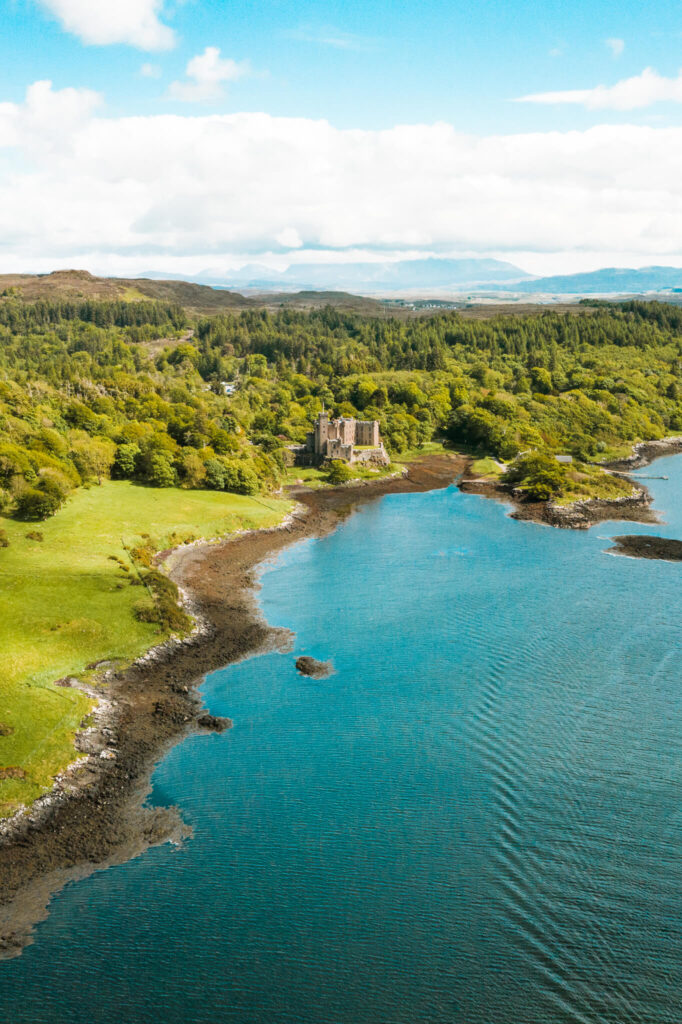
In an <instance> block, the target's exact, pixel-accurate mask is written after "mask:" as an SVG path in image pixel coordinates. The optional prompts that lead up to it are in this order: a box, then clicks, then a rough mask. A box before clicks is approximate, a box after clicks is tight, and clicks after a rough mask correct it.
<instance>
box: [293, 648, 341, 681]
mask: <svg viewBox="0 0 682 1024" xmlns="http://www.w3.org/2000/svg"><path fill="white" fill-rule="evenodd" d="M296 668H297V670H298V671H299V672H300V673H301V675H302V676H311V677H312V678H313V679H326V678H327V676H330V675H331V674H332V672H333V671H334V666H333V665H332V663H331V661H317V660H316V659H315V658H310V657H309V656H308V655H307V654H304V655H302V656H301V657H300V658H297V659H296Z"/></svg>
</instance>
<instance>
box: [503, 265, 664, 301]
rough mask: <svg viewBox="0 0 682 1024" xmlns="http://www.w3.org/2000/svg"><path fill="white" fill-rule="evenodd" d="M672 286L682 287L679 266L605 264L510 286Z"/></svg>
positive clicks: (542, 289)
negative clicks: (574, 272) (606, 265)
mask: <svg viewBox="0 0 682 1024" xmlns="http://www.w3.org/2000/svg"><path fill="white" fill-rule="evenodd" d="M673 289H682V269H680V268H679V267H642V268H641V269H640V270H627V269H624V268H622V267H607V268H606V269H604V270H594V271H592V272H591V273H588V274H561V275H557V276H554V277H536V278H533V279H532V280H530V281H528V280H526V281H520V282H519V283H518V284H515V285H513V288H512V290H513V291H515V292H524V293H528V292H533V293H536V294H537V293H545V294H550V295H551V294H554V295H595V294H607V295H608V294H623V293H628V292H635V293H641V292H661V291H672V290H673Z"/></svg>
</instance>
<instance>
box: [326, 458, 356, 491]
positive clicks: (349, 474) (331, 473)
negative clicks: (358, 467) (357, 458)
mask: <svg viewBox="0 0 682 1024" xmlns="http://www.w3.org/2000/svg"><path fill="white" fill-rule="evenodd" d="M352 479H353V471H352V469H351V468H350V466H349V465H348V463H347V462H342V461H341V459H332V460H331V462H330V463H329V469H328V471H327V480H328V481H329V483H330V484H334V485H337V484H345V483H346V482H347V481H348V480H352Z"/></svg>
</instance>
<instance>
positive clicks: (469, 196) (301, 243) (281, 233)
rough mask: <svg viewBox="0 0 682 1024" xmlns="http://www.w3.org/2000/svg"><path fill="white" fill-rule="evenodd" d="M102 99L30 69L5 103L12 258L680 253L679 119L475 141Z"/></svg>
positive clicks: (93, 261)
mask: <svg viewBox="0 0 682 1024" xmlns="http://www.w3.org/2000/svg"><path fill="white" fill-rule="evenodd" d="M98 102H99V97H98V96H97V95H96V94H94V93H91V92H88V91H84V90H76V89H64V90H61V91H55V90H54V89H53V88H51V86H50V84H49V83H48V82H38V83H35V84H34V85H32V86H31V87H30V89H29V90H28V92H27V95H26V99H25V101H24V102H23V103H21V104H15V103H0V158H1V159H0V261H1V262H2V263H3V264H4V266H5V267H6V268H8V269H9V267H8V263H9V264H12V263H13V264H14V265H19V264H22V265H24V266H25V265H26V264H27V262H29V261H31V260H35V259H38V258H40V259H42V260H43V261H48V260H50V261H52V262H53V263H54V264H59V263H61V264H62V265H63V264H64V262H68V263H69V264H71V265H74V264H76V265H78V264H80V265H81V266H83V265H85V266H95V265H101V264H102V263H103V262H105V261H106V260H109V261H112V260H119V261H121V263H124V262H126V261H127V264H128V265H130V264H131V263H133V262H134V263H135V265H136V266H138V267H139V268H140V269H150V268H154V267H159V266H161V267H162V268H165V267H166V266H168V265H169V264H170V263H171V262H173V261H175V264H176V265H179V264H180V261H187V263H186V264H184V265H189V262H190V261H191V260H196V262H197V265H198V269H200V267H201V266H202V265H203V266H216V265H218V264H219V263H220V261H221V260H222V259H224V258H225V259H226V258H227V256H228V255H231V256H232V257H234V256H235V254H237V255H238V256H239V257H240V258H241V259H249V258H250V257H251V256H253V255H258V254H261V253H264V252H268V251H271V252H277V251H280V252H281V251H282V249H283V248H287V247H291V248H294V247H295V248H296V250H297V252H298V253H300V254H301V258H303V255H304V254H305V252H306V250H313V249H325V250H328V251H329V250H336V251H342V250H346V249H351V248H352V249H356V250H358V251H365V252H388V251H390V252H391V253H398V252H400V251H403V250H405V251H406V250H410V251H411V252H413V253H414V252H419V251H422V252H448V253H452V252H454V251H460V252H465V251H466V252H469V253H473V252H477V253H481V254H483V253H490V252H495V253H497V254H501V253H504V252H528V253H545V252H546V253H556V252H574V253H582V254H585V258H586V259H588V257H589V254H590V253H603V252H607V251H608V252H610V253H612V254H614V255H613V262H617V253H618V252H622V253H627V254H628V256H627V259H628V262H631V254H633V253H635V254H639V256H640V259H641V261H643V262H647V260H648V259H650V260H651V261H652V262H656V261H659V262H660V261H661V260H662V259H668V261H669V262H680V252H682V242H681V240H682V186H681V184H680V183H681V182H682V127H670V128H659V127H650V126H649V127H645V126H635V125H602V126H598V127H594V128H591V129H589V130H586V131H579V132H578V131H573V132H565V133H561V132H556V131H553V132H547V133H531V134H525V135H496V136H487V137H475V136H470V135H463V134H460V133H458V132H457V131H456V130H455V129H454V128H453V127H452V126H451V125H448V124H442V123H440V124H431V125H399V126H396V127H394V128H390V129H387V130H382V131H364V130H363V131H360V130H340V129H337V128H334V127H333V126H332V125H330V124H329V123H328V122H326V121H313V120H309V119H305V118H281V117H280V118H277V117H271V116H269V115H266V114H256V113H253V114H252V113H242V114H231V115H213V116H203V117H197V116H177V115H170V114H165V115H156V116H149V117H125V118H107V117H104V116H102V115H101V113H100V111H99V110H98V106H97V105H98ZM624 258H625V257H624Z"/></svg>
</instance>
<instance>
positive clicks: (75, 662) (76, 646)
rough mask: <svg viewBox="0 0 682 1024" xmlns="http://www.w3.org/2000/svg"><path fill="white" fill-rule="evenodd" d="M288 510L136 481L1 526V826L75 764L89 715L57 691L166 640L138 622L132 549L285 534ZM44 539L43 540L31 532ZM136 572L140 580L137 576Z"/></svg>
mask: <svg viewBox="0 0 682 1024" xmlns="http://www.w3.org/2000/svg"><path fill="white" fill-rule="evenodd" d="M289 508H290V502H287V501H283V500H277V499H272V498H251V497H245V496H242V495H237V494H228V493H225V492H219V491H190V490H177V489H151V488H146V487H140V486H136V485H134V484H132V483H129V482H127V481H120V482H112V481H107V482H105V483H103V484H102V486H101V487H97V486H93V487H91V488H89V489H83V490H79V491H77V492H76V493H75V494H74V495H73V496H72V497H71V498H70V499H69V501H68V502H67V503H66V505H65V506H64V507H63V508H62V510H61V511H60V512H59V513H58V514H57V515H56V516H54V517H53V518H52V519H49V520H47V521H46V522H44V523H39V524H38V525H37V526H34V525H33V524H26V523H19V522H16V521H15V520H11V519H2V520H0V524H1V525H2V528H3V529H4V531H5V533H6V535H7V539H8V541H9V545H8V546H7V547H4V548H0V769H2V768H5V769H6V768H14V769H19V771H15V772H14V773H12V774H13V775H14V776H17V777H14V778H5V779H3V780H0V817H2V816H6V815H8V814H11V813H12V812H13V811H14V810H16V809H17V808H18V807H19V806H20V805H21V804H28V803H30V802H31V801H32V800H34V799H35V798H36V797H38V796H39V795H40V794H41V793H42V792H44V791H45V790H46V789H47V788H48V787H49V786H50V784H51V780H52V779H53V777H54V776H55V775H56V774H58V773H59V772H60V771H62V770H63V769H64V768H65V767H66V766H67V765H68V764H69V763H70V762H71V761H72V760H73V759H74V746H73V740H74V734H75V732H76V731H77V729H78V726H79V724H80V722H81V721H82V719H83V718H84V716H86V715H87V714H88V712H89V710H90V702H89V700H88V699H87V697H86V696H85V695H83V694H81V693H79V692H78V691H77V690H73V689H65V688H62V687H56V686H55V685H54V681H55V680H57V679H60V678H61V677H63V676H66V675H83V674H84V673H85V669H86V666H87V665H88V664H90V663H91V662H95V661H98V660H102V659H105V658H120V659H123V660H125V661H129V660H132V659H134V658H135V657H137V656H138V655H139V654H140V653H142V652H143V651H144V650H145V649H146V648H148V647H150V646H152V645H153V644H155V643H158V642H159V641H160V640H161V639H163V635H162V634H161V632H160V628H159V626H158V625H156V624H154V623H148V622H141V621H139V620H138V619H137V618H136V617H135V614H134V606H135V604H136V602H138V601H139V600H140V596H141V595H140V588H139V587H135V586H131V585H130V584H129V582H128V581H127V579H126V574H125V573H124V572H123V571H122V570H121V567H120V565H119V564H118V563H117V562H116V561H114V560H113V559H112V558H111V557H110V556H112V555H113V556H117V557H118V558H121V559H123V560H126V552H125V548H124V545H125V546H130V545H131V544H134V543H135V542H138V543H139V542H140V541H141V540H142V538H143V537H144V536H145V535H148V536H149V537H151V539H152V542H153V544H154V546H155V547H156V548H157V550H163V549H164V548H165V547H166V546H168V545H170V544H177V543H181V542H183V541H189V540H192V539H195V538H199V537H201V538H206V539H210V538H215V537H218V536H220V535H222V534H225V533H229V532H231V531H234V530H238V529H253V528H259V527H260V528H263V527H268V526H273V525H275V524H276V523H277V522H278V521H279V520H280V519H281V518H282V517H283V515H284V514H285V513H286V511H287V510H288V509H289ZM34 532H38V533H39V534H40V535H42V540H39V539H30V538H29V537H28V536H27V534H30V533H34ZM131 575H132V574H131Z"/></svg>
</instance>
